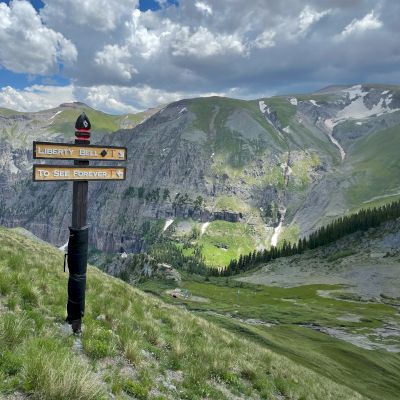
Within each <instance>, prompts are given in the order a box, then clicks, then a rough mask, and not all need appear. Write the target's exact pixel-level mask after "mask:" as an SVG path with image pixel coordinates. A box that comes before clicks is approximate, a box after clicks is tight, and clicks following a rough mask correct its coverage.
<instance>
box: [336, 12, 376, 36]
mask: <svg viewBox="0 0 400 400" xmlns="http://www.w3.org/2000/svg"><path fill="white" fill-rule="evenodd" d="M382 25H383V23H382V21H380V20H379V17H378V16H377V15H375V14H374V10H371V12H369V13H368V14H367V15H365V17H364V18H362V19H356V18H354V19H353V20H352V21H351V22H350V24H348V25H347V26H346V27H345V28H344V29H343V31H342V32H341V33H340V38H342V39H345V38H346V37H348V36H351V35H355V34H360V33H363V32H365V31H368V30H374V29H379V28H381V27H382Z"/></svg>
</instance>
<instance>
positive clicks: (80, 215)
mask: <svg viewBox="0 0 400 400" xmlns="http://www.w3.org/2000/svg"><path fill="white" fill-rule="evenodd" d="M90 129H91V125H90V121H89V119H88V117H87V116H86V115H85V113H82V114H81V115H80V116H79V117H78V119H77V120H76V123H75V144H66V143H51V142H33V158H35V159H59V160H74V165H73V166H71V165H53V164H52V165H43V164H34V165H33V180H34V181H36V182H50V181H73V191H72V223H71V226H70V227H69V232H70V233H69V240H68V254H67V256H68V269H69V277H68V302H67V318H66V321H67V322H68V323H69V324H70V325H71V326H72V330H73V332H74V333H78V332H80V331H81V328H82V317H83V316H84V313H85V290H86V270H87V258H88V239H89V230H88V225H87V206H88V183H89V181H99V180H102V181H105V180H125V178H126V169H125V168H124V167H106V166H101V167H99V166H89V160H104V161H126V159H127V149H126V148H125V147H112V146H97V145H96V146H93V145H90Z"/></svg>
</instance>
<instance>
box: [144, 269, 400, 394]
mask: <svg viewBox="0 0 400 400" xmlns="http://www.w3.org/2000/svg"><path fill="white" fill-rule="evenodd" d="M142 287H143V289H145V290H147V291H151V292H153V293H156V294H160V293H163V294H161V296H162V298H163V299H164V300H165V301H172V302H174V303H175V304H184V305H185V306H186V307H188V308H189V309H191V310H193V311H196V312H198V313H200V314H201V315H203V316H205V317H207V318H208V319H211V320H212V321H214V322H217V323H219V324H220V325H221V326H223V327H224V328H227V329H230V330H232V331H233V332H236V333H240V334H241V335H244V336H246V337H248V338H249V339H251V340H253V341H255V342H257V343H260V344H263V345H264V346H265V347H267V348H269V349H274V351H276V352H279V353H281V354H283V355H285V356H287V357H289V358H291V359H292V360H294V361H295V362H297V363H299V364H302V365H304V366H307V367H308V368H311V369H314V370H315V371H317V372H318V373H321V374H323V375H325V376H327V377H329V378H331V379H334V380H335V381H336V382H340V383H341V384H345V385H347V386H348V387H351V388H352V389H354V390H357V391H359V392H360V393H362V394H363V395H365V396H367V397H370V398H371V399H376V400H381V399H385V400H397V398H398V397H397V394H398V393H399V391H400V385H399V382H400V379H399V378H400V375H399V371H400V356H399V355H398V354H394V353H389V352H387V351H383V350H373V351H371V350H365V349H363V348H360V347H357V346H354V345H352V344H350V343H347V342H345V341H343V340H338V339H335V338H333V337H331V336H328V335H326V334H323V333H319V332H315V331H313V330H311V329H309V328H305V327H302V326H301V325H307V324H313V325H316V326H327V327H331V328H337V327H340V329H346V330H348V331H351V332H354V333H357V330H358V329H359V328H360V327H361V326H362V327H363V329H364V331H365V330H370V331H371V332H372V329H374V328H377V327H383V326H384V323H385V320H387V319H390V318H393V317H394V316H395V314H396V309H395V308H393V307H391V306H388V305H385V304H373V303H365V302H359V303H358V302H348V301H344V300H338V299H332V298H324V297H320V296H319V295H318V294H317V290H334V289H338V288H340V286H334V285H307V286H299V287H293V288H287V289H286V288H279V287H265V286H259V285H251V284H239V283H237V282H234V281H232V280H225V279H216V278H211V280H210V282H202V281H193V277H187V278H186V279H185V280H184V282H183V284H182V285H181V287H182V288H183V289H188V290H189V291H190V292H191V294H192V295H193V296H199V297H200V298H203V299H206V300H207V301H203V302H197V301H191V300H190V299H188V300H185V299H172V298H171V296H169V295H167V294H164V290H165V289H166V286H165V285H164V284H158V283H156V282H147V283H145V284H144V285H142ZM210 311H212V312H215V313H217V314H213V313H212V314H210V313H209V312H210ZM349 314H354V315H359V316H360V318H361V323H358V322H352V321H343V320H338V318H339V317H344V316H346V315H349ZM247 319H257V320H261V321H264V322H265V323H267V324H272V326H268V325H267V326H263V325H256V326H254V325H252V324H251V323H245V321H246V320H247Z"/></svg>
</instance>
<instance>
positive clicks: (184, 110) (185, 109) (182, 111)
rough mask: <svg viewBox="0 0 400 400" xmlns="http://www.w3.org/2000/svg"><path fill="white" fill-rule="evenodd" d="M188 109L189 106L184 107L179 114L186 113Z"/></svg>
mask: <svg viewBox="0 0 400 400" xmlns="http://www.w3.org/2000/svg"><path fill="white" fill-rule="evenodd" d="M186 111H187V108H186V107H183V108H182V110H181V111H179V114H181V113H184V112H186Z"/></svg>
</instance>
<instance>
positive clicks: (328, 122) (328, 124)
mask: <svg viewBox="0 0 400 400" xmlns="http://www.w3.org/2000/svg"><path fill="white" fill-rule="evenodd" d="M324 124H325V126H326V127H327V128H328V137H329V139H330V141H331V142H332V143H333V144H334V145H335V146H336V147H337V148H338V149H339V151H340V156H341V158H342V161H343V160H344V159H345V157H346V153H345V151H344V149H343V147H342V146H341V145H340V143H339V142H338V141H337V140H336V139H335V138H334V137H333V134H332V131H333V128H334V126H335V125H336V123H334V122H333V120H332V119H326V120H325V121H324Z"/></svg>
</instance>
